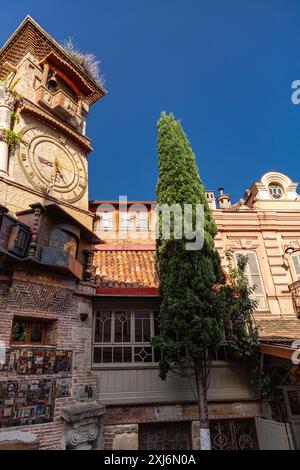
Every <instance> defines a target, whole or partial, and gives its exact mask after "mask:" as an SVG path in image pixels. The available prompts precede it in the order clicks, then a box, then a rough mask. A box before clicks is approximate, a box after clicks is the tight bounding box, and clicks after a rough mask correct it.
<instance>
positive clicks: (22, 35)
mask: <svg viewBox="0 0 300 470" xmlns="http://www.w3.org/2000/svg"><path fill="white" fill-rule="evenodd" d="M28 52H30V53H31V54H33V55H34V56H35V57H37V58H38V60H39V61H40V62H43V61H44V60H45V59H46V58H47V57H51V60H56V62H57V63H58V62H59V63H60V67H62V66H63V67H64V68H65V70H68V73H71V77H72V78H73V79H74V80H75V82H76V83H78V84H79V83H80V85H81V87H82V88H84V89H85V92H86V93H87V94H86V95H85V99H86V101H87V102H88V103H89V104H90V105H92V104H94V103H95V102H96V101H98V100H99V99H101V98H102V97H103V96H105V95H106V93H107V91H106V90H105V88H104V87H102V86H101V85H100V84H99V83H97V82H96V81H95V80H93V79H92V77H90V76H89V75H88V74H87V73H86V71H85V70H84V69H83V68H82V67H81V66H80V65H78V64H77V63H76V62H75V61H74V60H72V58H71V57H70V56H69V54H68V53H67V52H66V51H65V50H64V49H63V47H62V46H60V45H59V44H58V42H56V41H55V40H54V39H53V38H52V37H51V36H50V35H49V34H48V33H47V32H46V31H45V30H44V29H43V28H41V26H40V25H39V24H38V23H37V22H36V21H34V20H33V19H32V18H31V17H30V16H27V17H26V18H25V19H24V21H23V22H22V23H21V24H20V26H19V27H18V28H17V30H16V31H15V32H14V34H13V35H12V36H11V37H10V38H9V39H8V41H7V42H6V43H5V44H4V46H3V47H2V48H1V50H0V76H2V77H5V76H7V75H8V73H9V72H10V71H11V67H12V66H16V65H17V64H18V63H19V62H20V60H22V58H23V57H24V56H25V55H26V54H27V53H28ZM54 57H56V58H55V59H54Z"/></svg>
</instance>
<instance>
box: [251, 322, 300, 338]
mask: <svg viewBox="0 0 300 470" xmlns="http://www.w3.org/2000/svg"><path fill="white" fill-rule="evenodd" d="M256 323H257V325H258V327H259V336H260V338H261V339H263V340H265V341H292V340H294V339H300V320H297V319H289V318H287V319H282V318H279V319H274V320H256Z"/></svg>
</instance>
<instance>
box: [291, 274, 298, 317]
mask: <svg viewBox="0 0 300 470" xmlns="http://www.w3.org/2000/svg"><path fill="white" fill-rule="evenodd" d="M289 291H290V292H291V294H292V298H293V304H294V308H295V311H296V313H297V317H298V318H300V281H297V282H294V283H293V284H291V285H290V286H289Z"/></svg>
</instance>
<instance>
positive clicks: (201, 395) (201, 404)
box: [195, 365, 211, 450]
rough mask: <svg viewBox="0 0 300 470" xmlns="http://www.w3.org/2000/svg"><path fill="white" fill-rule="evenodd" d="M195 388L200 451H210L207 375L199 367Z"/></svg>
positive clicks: (198, 366) (199, 366) (197, 368)
mask: <svg viewBox="0 0 300 470" xmlns="http://www.w3.org/2000/svg"><path fill="white" fill-rule="evenodd" d="M195 369H196V386H197V398H198V411H199V433H200V450H211V441H210V431H209V420H208V404H207V388H208V386H207V380H208V378H207V373H206V370H203V367H201V365H196V367H195Z"/></svg>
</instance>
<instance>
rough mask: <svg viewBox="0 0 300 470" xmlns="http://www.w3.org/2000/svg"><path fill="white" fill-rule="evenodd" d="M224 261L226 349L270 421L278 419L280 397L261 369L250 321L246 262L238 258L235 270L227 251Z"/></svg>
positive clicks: (251, 297)
mask: <svg viewBox="0 0 300 470" xmlns="http://www.w3.org/2000/svg"><path fill="white" fill-rule="evenodd" d="M226 258H227V263H228V275H229V278H230V284H227V285H226V286H225V287H223V288H222V294H223V295H224V296H225V299H226V306H227V307H226V310H225V311H224V315H223V317H224V329H225V337H226V345H227V348H228V350H229V351H230V352H231V354H232V356H233V357H234V358H235V359H236V360H237V361H240V362H241V363H242V364H243V365H244V366H245V367H246V368H247V370H248V375H249V377H250V381H251V382H252V384H253V385H254V386H255V388H256V391H257V393H258V394H259V396H260V397H261V398H263V399H265V400H266V401H267V402H268V403H269V405H270V406H271V409H272V413H273V418H274V419H279V418H280V402H281V400H282V397H281V392H280V391H279V390H277V389H276V388H275V386H274V384H273V383H272V377H271V375H270V373H269V372H268V371H266V370H264V369H263V366H262V363H261V354H260V348H259V346H260V342H259V331H258V328H257V327H256V326H255V322H254V318H253V311H254V310H255V309H256V307H257V302H256V301H255V300H254V292H255V288H253V287H250V286H249V282H248V279H247V277H246V275H245V270H246V266H247V262H248V259H247V256H239V258H238V262H237V267H236V268H235V267H234V265H233V255H232V253H231V252H230V251H227V253H226ZM222 294H221V295H222Z"/></svg>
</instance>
